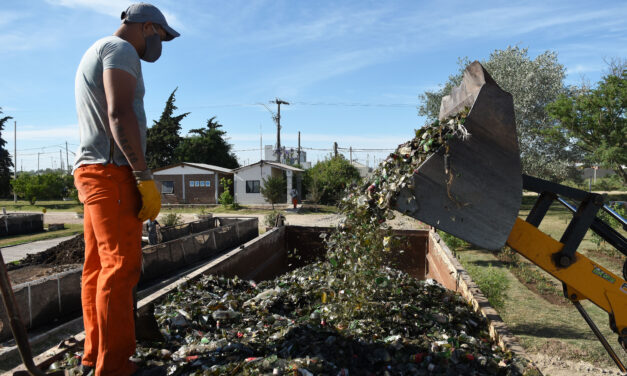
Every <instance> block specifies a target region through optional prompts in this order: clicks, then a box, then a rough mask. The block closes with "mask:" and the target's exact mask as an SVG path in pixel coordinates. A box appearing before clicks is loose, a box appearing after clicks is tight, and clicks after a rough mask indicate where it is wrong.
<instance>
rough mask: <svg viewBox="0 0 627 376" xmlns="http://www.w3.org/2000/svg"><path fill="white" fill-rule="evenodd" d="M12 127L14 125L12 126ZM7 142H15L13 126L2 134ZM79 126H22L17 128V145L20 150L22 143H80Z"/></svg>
mask: <svg viewBox="0 0 627 376" xmlns="http://www.w3.org/2000/svg"><path fill="white" fill-rule="evenodd" d="M11 125H12V124H11ZM2 136H3V137H4V138H5V140H7V141H8V140H11V141H13V126H10V127H7V129H6V130H5V131H3V132H2ZM78 139H79V133H78V125H77V124H71V125H63V126H57V127H47V128H43V127H40V126H32V125H20V124H18V127H17V144H18V149H19V145H20V143H21V141H28V142H29V143H32V141H46V143H62V142H65V141H78Z"/></svg>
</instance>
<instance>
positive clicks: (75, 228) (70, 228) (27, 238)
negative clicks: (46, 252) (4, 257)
mask: <svg viewBox="0 0 627 376" xmlns="http://www.w3.org/2000/svg"><path fill="white" fill-rule="evenodd" d="M82 233H83V225H82V224H68V223H66V224H65V229H63V230H57V231H47V230H46V231H44V232H38V233H35V234H25V235H12V236H6V237H2V238H0V247H7V246H10V245H16V244H23V243H30V242H34V241H37V240H45V239H54V238H60V237H63V236H70V235H76V234H82Z"/></svg>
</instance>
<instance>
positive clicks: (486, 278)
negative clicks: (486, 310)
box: [466, 265, 509, 310]
mask: <svg viewBox="0 0 627 376" xmlns="http://www.w3.org/2000/svg"><path fill="white" fill-rule="evenodd" d="M466 270H467V271H468V273H469V274H470V276H471V277H472V279H473V281H475V283H476V284H477V286H479V289H480V290H481V292H482V293H483V295H485V297H486V298H487V299H488V302H490V305H491V306H492V307H494V308H495V309H497V310H498V309H502V308H503V307H504V306H505V293H506V292H507V289H508V287H509V281H508V280H507V276H506V274H505V272H504V271H503V270H500V269H497V268H495V267H493V266H492V265H490V266H488V267H487V268H481V267H478V266H475V265H468V267H467V268H466Z"/></svg>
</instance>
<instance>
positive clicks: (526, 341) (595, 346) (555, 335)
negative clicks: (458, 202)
mask: <svg viewBox="0 0 627 376" xmlns="http://www.w3.org/2000/svg"><path fill="white" fill-rule="evenodd" d="M625 196H627V195H626V194H624V193H620V194H617V195H612V197H611V198H609V199H610V200H618V199H621V198H622V199H623V200H624V198H625ZM534 201H535V200H532V199H531V198H527V197H525V198H523V210H521V212H520V216H521V217H522V218H525V217H526V215H527V214H528V212H529V210H530V208H531V206H532V205H533V202H534ZM570 218H571V214H570V212H569V211H568V210H567V209H565V208H564V207H562V206H561V205H559V204H555V205H554V206H553V207H552V208H551V210H550V211H549V213H548V215H547V216H546V217H545V218H544V220H543V221H542V223H541V225H540V230H542V231H543V232H545V233H547V234H549V235H550V236H551V237H553V238H555V239H559V238H560V237H561V235H562V233H563V232H564V230H565V229H566V226H567V225H568V221H569V220H570ZM620 231H621V233H622V234H623V235H627V233H625V231H623V230H622V229H621V230H620ZM609 247H610V246H609V245H607V244H601V246H600V249H599V246H597V245H596V244H595V243H594V242H593V241H592V240H591V233H590V232H589V233H588V234H587V235H586V237H585V238H584V240H583V242H582V243H581V245H580V247H579V249H578V252H580V253H582V254H584V255H586V256H587V257H589V258H591V259H593V260H594V261H596V262H598V263H600V264H601V265H603V266H605V267H606V268H608V269H609V270H610V271H612V272H614V273H616V274H617V275H619V276H622V266H623V262H624V260H625V257H624V256H623V255H622V254H619V253H617V252H615V251H614V252H613V251H612V249H609ZM456 255H457V257H458V258H459V260H460V262H461V263H462V264H463V265H464V266H465V267H466V268H467V269H468V270H469V273H470V274H471V276H472V274H473V273H472V271H475V273H477V272H476V270H483V272H484V273H485V271H486V270H487V269H488V268H490V267H492V268H493V269H495V270H497V271H498V272H499V273H498V274H499V275H503V276H504V278H506V279H507V281H508V288H507V289H506V291H504V294H505V304H504V306H503V308H502V309H501V310H500V311H499V313H500V315H501V317H502V318H503V320H504V321H505V323H506V324H507V326H508V327H509V329H510V330H511V331H512V332H513V333H514V334H515V335H516V336H517V337H518V338H519V340H520V342H521V344H522V345H523V347H525V348H526V349H527V350H528V351H529V352H541V353H551V354H554V355H557V356H560V357H562V358H564V359H570V360H585V361H588V362H591V363H593V364H595V365H597V366H602V367H607V368H612V367H615V365H614V363H613V362H612V360H611V359H610V357H609V356H608V355H607V353H606V352H605V350H604V349H603V347H602V345H601V344H600V343H599V342H598V340H597V339H596V337H595V336H594V334H593V333H592V331H591V330H590V328H589V327H588V325H587V324H586V323H585V321H584V320H583V318H582V317H581V316H580V315H579V312H578V311H577V310H576V309H575V307H574V306H572V305H571V304H570V303H569V302H567V301H566V300H565V299H557V300H558V302H555V301H554V302H550V301H549V300H547V299H545V298H543V297H542V296H540V295H539V294H537V293H536V292H534V291H532V290H530V289H529V288H528V287H527V286H526V285H524V284H523V283H521V282H520V281H519V279H517V278H516V277H515V272H516V270H513V269H512V266H511V265H508V264H507V263H504V262H502V261H501V260H500V259H499V258H497V257H496V253H495V252H490V251H486V250H481V249H474V248H472V247H470V246H466V247H463V248H461V249H457V250H456ZM521 258H522V257H521ZM523 260H524V259H523ZM523 262H525V263H527V264H525V267H528V268H529V269H533V271H534V273H533V274H532V275H531V278H534V275H535V276H536V277H535V278H538V277H537V276H538V275H541V276H543V277H546V279H548V280H549V281H550V283H553V284H554V286H555V289H556V290H559V291H561V283H560V282H559V281H558V280H557V279H555V278H553V277H552V276H550V275H549V274H548V273H546V272H544V271H543V270H541V269H539V268H538V267H537V266H535V265H533V264H531V263H529V262H528V261H526V260H524V261H523ZM543 277H542V278H543ZM583 306H584V308H585V309H586V310H587V311H588V313H589V314H590V316H591V317H592V318H593V320H594V321H595V323H596V324H597V326H598V327H599V329H600V330H601V331H602V332H603V334H604V335H605V337H606V338H607V340H608V342H609V343H610V344H611V345H612V347H613V348H614V349H615V351H616V353H617V354H619V356H620V357H621V358H622V359H623V361H624V362H625V361H626V360H627V356H626V354H625V352H624V351H623V350H622V349H621V348H620V346H619V345H618V343H617V335H616V334H615V333H613V332H612V331H611V329H610V328H609V325H608V314H607V313H606V312H605V311H603V310H601V309H600V308H598V307H596V306H595V305H594V304H592V303H590V302H588V301H585V302H583Z"/></svg>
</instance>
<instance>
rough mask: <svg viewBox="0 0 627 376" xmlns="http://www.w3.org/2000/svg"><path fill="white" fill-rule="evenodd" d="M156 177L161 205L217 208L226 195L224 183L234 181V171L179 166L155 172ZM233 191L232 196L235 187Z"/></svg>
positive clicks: (202, 165)
mask: <svg viewBox="0 0 627 376" xmlns="http://www.w3.org/2000/svg"><path fill="white" fill-rule="evenodd" d="M153 174H154V176H155V182H156V183H157V189H159V191H160V192H161V202H163V203H167V204H217V203H218V197H219V196H220V194H221V193H222V192H223V191H224V190H223V189H222V186H221V185H220V179H221V178H227V179H231V181H232V180H233V172H232V171H231V169H228V168H224V167H218V166H212V165H208V164H204V163H189V162H182V163H177V164H173V165H170V166H167V167H162V168H158V169H154V170H153ZM230 189H231V193H232V192H233V186H232V185H231V188H230Z"/></svg>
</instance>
